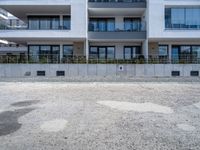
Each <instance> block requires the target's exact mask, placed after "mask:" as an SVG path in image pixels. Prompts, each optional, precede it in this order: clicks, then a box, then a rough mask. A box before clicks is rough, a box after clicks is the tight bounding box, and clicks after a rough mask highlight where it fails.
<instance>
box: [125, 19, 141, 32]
mask: <svg viewBox="0 0 200 150" xmlns="http://www.w3.org/2000/svg"><path fill="white" fill-rule="evenodd" d="M124 30H125V31H140V30H141V19H140V18H124Z"/></svg>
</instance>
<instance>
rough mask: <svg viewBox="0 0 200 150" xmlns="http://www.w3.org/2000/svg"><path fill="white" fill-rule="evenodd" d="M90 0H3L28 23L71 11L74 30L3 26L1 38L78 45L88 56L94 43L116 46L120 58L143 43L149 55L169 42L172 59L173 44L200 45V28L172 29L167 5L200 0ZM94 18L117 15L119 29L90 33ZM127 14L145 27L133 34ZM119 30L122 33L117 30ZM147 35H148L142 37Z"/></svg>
mask: <svg viewBox="0 0 200 150" xmlns="http://www.w3.org/2000/svg"><path fill="white" fill-rule="evenodd" d="M88 3H89V2H88V0H9V1H8V0H1V1H0V8H3V9H5V10H7V11H8V12H10V13H12V14H13V15H15V16H16V17H18V18H19V19H21V20H22V21H24V22H26V23H28V19H27V17H28V16H30V15H36V16H37V15H43V16H52V15H57V16H59V17H60V22H61V24H62V22H63V16H65V15H70V19H71V23H70V24H71V28H70V30H28V29H26V30H24V29H21V30H20V29H18V30H0V39H2V40H8V41H10V42H15V43H19V44H25V45H26V46H28V45H48V44H51V45H52V44H54V45H59V46H60V53H62V51H63V45H76V46H75V47H76V51H77V52H76V53H77V54H81V55H84V56H85V57H86V58H87V59H89V53H90V47H91V46H94V47H95V46H98V47H103V46H108V47H109V46H113V47H115V58H116V59H124V55H125V54H124V53H125V52H124V49H125V47H134V46H139V47H141V55H144V57H145V58H146V59H148V58H149V55H159V45H168V57H169V58H170V59H171V53H172V47H173V45H200V30H196V29H195V30H192V29H190V30H186V29H178V30H177V29H172V30H170V29H166V27H165V8H168V7H170V8H171V7H200V1H199V0H147V6H146V7H139V5H138V8H137V7H135V6H133V8H131V6H128V5H126V6H125V5H122V8H119V7H117V6H116V8H114V7H115V5H113V6H111V7H112V8H108V7H105V8H100V7H90V5H89V4H88ZM94 18H95V19H102V18H114V20H115V21H114V22H115V30H117V31H115V32H110V33H105V36H104V37H103V38H102V33H96V35H95V34H94V33H90V32H89V29H88V28H89V27H88V25H89V24H90V20H91V19H94ZM125 18H139V20H141V22H142V23H145V26H144V27H143V28H144V30H142V31H139V32H138V31H137V32H132V33H130V34H129V33H128V32H127V31H124V20H125ZM116 32H118V34H115V33H116ZM131 34H132V35H131ZM134 34H135V35H134ZM145 34H147V35H145ZM91 35H92V36H91ZM143 35H145V36H144V37H142V38H141V36H143ZM134 36H135V37H134ZM132 37H134V38H132ZM1 49H4V48H1ZM1 49H0V51H1ZM4 50H5V49H4Z"/></svg>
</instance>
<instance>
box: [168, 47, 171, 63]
mask: <svg viewBox="0 0 200 150" xmlns="http://www.w3.org/2000/svg"><path fill="white" fill-rule="evenodd" d="M168 49H169V60H170V63H171V60H172V45H171V44H169V45H168Z"/></svg>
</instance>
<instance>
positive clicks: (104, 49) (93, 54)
mask: <svg viewBox="0 0 200 150" xmlns="http://www.w3.org/2000/svg"><path fill="white" fill-rule="evenodd" d="M90 58H92V59H95V58H99V59H114V58H115V47H114V46H91V47H90Z"/></svg>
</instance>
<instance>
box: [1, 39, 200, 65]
mask: <svg viewBox="0 0 200 150" xmlns="http://www.w3.org/2000/svg"><path fill="white" fill-rule="evenodd" d="M0 62H1V63H53V64H54V63H55V64H57V63H77V64H78V63H114V64H115V63H117V64H120V63H127V64H128V63H131V64H132V63H135V64H143V63H150V64H157V63H159V64H167V63H172V64H173V63H175V64H199V63H200V42H187V41H180V42H173V41H167V42H163V41H153V42H152V41H147V40H145V41H123V40H122V41H87V40H84V39H82V40H66V41H56V40H55V41H48V40H46V41H45V40H44V41H38V40H36V41H26V42H25V41H20V42H18V43H10V44H7V45H5V44H1V46H0Z"/></svg>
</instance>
